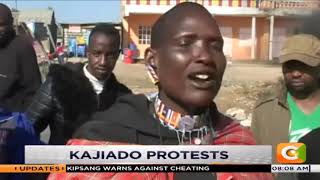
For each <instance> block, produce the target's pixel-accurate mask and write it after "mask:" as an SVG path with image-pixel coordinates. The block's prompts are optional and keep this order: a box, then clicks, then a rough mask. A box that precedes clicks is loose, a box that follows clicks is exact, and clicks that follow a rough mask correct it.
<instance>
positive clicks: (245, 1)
mask: <svg viewBox="0 0 320 180" xmlns="http://www.w3.org/2000/svg"><path fill="white" fill-rule="evenodd" d="M186 1H189V2H196V3H199V4H201V5H204V6H228V7H256V0H122V4H123V5H176V4H179V3H182V2H186Z"/></svg>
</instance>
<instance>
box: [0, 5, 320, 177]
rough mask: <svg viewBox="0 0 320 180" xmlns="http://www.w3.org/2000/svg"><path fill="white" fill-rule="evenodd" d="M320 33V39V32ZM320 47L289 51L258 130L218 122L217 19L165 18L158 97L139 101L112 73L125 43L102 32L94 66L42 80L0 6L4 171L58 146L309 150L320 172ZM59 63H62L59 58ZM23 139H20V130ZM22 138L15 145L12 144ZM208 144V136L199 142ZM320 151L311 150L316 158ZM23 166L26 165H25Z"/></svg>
mask: <svg viewBox="0 0 320 180" xmlns="http://www.w3.org/2000/svg"><path fill="white" fill-rule="evenodd" d="M319 30H320V29H319ZM319 38H320V37H319V36H318V34H313V33H310V32H307V31H303V28H301V30H300V31H299V33H298V34H296V35H293V36H290V37H289V38H288V40H287V41H286V43H285V45H284V47H283V48H282V51H281V55H280V63H281V64H282V71H283V83H282V87H281V88H280V89H279V90H278V91H277V92H279V93H278V94H275V95H274V96H271V97H267V98H264V99H261V100H259V101H258V102H257V104H256V107H255V109H254V113H253V114H254V115H253V122H252V127H251V129H249V128H246V127H242V126H241V125H240V124H239V123H238V122H237V121H235V120H234V119H232V118H230V117H228V116H225V115H224V114H223V113H221V112H219V110H218V109H217V106H216V104H215V102H214V101H213V99H214V98H215V96H216V95H217V94H218V92H219V89H220V86H221V82H222V79H223V74H224V71H225V68H226V58H225V55H224V53H223V43H224V42H223V38H222V35H221V33H220V30H219V26H218V24H217V23H216V21H215V19H214V18H213V17H212V15H211V14H210V13H209V12H208V11H207V10H206V8H204V7H203V6H201V5H200V4H197V3H192V2H185V3H180V4H177V5H176V6H175V7H173V8H172V9H170V10H169V11H167V12H166V13H165V14H163V15H161V16H160V18H159V19H158V20H157V21H156V22H155V23H154V24H153V27H152V30H151V45H150V47H149V48H147V50H146V51H145V53H144V60H145V62H146V66H147V70H148V71H149V72H148V73H149V75H150V77H151V78H152V82H154V83H155V85H156V86H157V87H158V91H157V92H155V93H154V94H152V95H142V94H133V93H132V91H131V90H130V89H129V88H128V87H126V86H125V85H123V84H121V83H120V82H118V81H117V78H116V76H115V75H114V74H113V70H114V68H115V65H116V61H117V59H118V57H119V54H120V52H121V50H120V35H119V32H118V30H117V29H115V28H114V27H113V26H112V25H110V24H98V25H96V27H94V28H93V30H92V32H91V34H90V36H89V44H88V52H87V54H88V62H87V63H85V64H83V63H74V64H73V63H64V62H63V57H59V61H61V64H53V65H51V66H50V69H49V73H48V76H47V78H46V81H45V82H44V83H43V84H41V78H40V73H39V68H38V65H37V60H36V56H35V52H34V49H33V48H32V45H31V44H30V43H27V41H25V40H24V39H23V37H20V36H18V35H16V34H15V31H14V28H13V18H12V14H11V11H10V9H9V8H8V7H7V6H6V5H4V4H0V145H1V146H0V147H1V148H0V162H1V163H23V161H24V159H23V146H24V145H26V144H43V145H45V144H46V142H42V141H41V140H40V139H39V136H40V133H41V132H43V131H44V129H46V128H47V127H49V128H50V131H51V134H50V140H49V142H48V144H51V145H65V144H68V145H104V144H142V145H188V144H193V145H255V144H265V145H272V146H273V150H275V148H276V145H277V144H278V143H281V142H303V143H305V144H307V147H308V148H307V154H308V155H310V157H312V158H307V162H306V163H320V158H319V156H320V154H319V153H318V151H319V150H320V147H319V146H320V145H319V144H320V143H317V142H315V141H314V140H315V139H317V137H320V106H319V104H320V79H319V78H320V39H319ZM60 55H62V54H61V53H60ZM18 127H19V128H20V129H24V130H25V131H23V133H15V130H16V129H17V128H18ZM13 134H14V135H13ZM199 134H203V136H199ZM311 147H312V148H311ZM17 157H19V158H17ZM3 177H5V178H6V179H10V178H11V179H27V178H31V179H37V178H38V179H39V178H45V179H46V178H48V179H50V180H57V179H59V180H60V179H61V180H62V179H80V180H82V179H83V180H84V179H90V178H91V179H95V180H98V179H99V180H100V179H146V180H147V179H197V178H199V179H218V180H269V179H270V180H271V179H280V180H284V179H296V180H302V179H308V180H309V179H317V178H319V176H318V175H317V174H299V175H297V174H293V175H292V174H284V175H278V176H274V175H272V174H270V173H167V172H161V173H70V174H68V173H62V174H50V175H48V176H41V177H40V176H38V177H34V176H32V175H30V176H23V175H3ZM0 178H2V176H1V175H0Z"/></svg>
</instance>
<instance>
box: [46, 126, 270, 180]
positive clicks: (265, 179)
mask: <svg viewBox="0 0 320 180" xmlns="http://www.w3.org/2000/svg"><path fill="white" fill-rule="evenodd" d="M121 144H125V143H114V142H106V141H89V140H85V139H71V140H69V141H68V145H121ZM240 144H244V145H254V144H255V140H254V138H253V136H252V134H251V132H250V131H249V129H247V128H245V127H242V126H240V124H239V123H237V122H235V121H232V122H231V123H230V124H228V125H226V126H224V127H223V128H220V129H219V130H217V137H216V138H215V140H214V142H213V145H240ZM87 179H88V180H128V179H135V180H173V179H174V173H170V172H169V173H162V172H159V173H112V172H108V173H61V174H58V173H52V174H50V176H49V177H48V180H87ZM217 179H218V180H273V176H272V174H271V173H217Z"/></svg>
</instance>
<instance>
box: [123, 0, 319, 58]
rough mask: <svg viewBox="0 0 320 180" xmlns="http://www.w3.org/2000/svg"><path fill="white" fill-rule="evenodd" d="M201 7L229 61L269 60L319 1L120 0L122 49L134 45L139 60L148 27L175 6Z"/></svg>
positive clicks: (148, 30)
mask: <svg viewBox="0 0 320 180" xmlns="http://www.w3.org/2000/svg"><path fill="white" fill-rule="evenodd" d="M185 1H192V2H197V3H199V4H202V5H203V6H204V7H206V8H207V9H208V10H209V12H211V13H212V15H213V16H214V17H215V18H216V20H217V22H218V24H219V25H220V30H221V32H222V35H223V38H224V41H225V45H224V52H225V54H226V56H227V58H228V59H231V60H255V59H259V60H268V59H274V58H277V57H278V56H279V53H280V48H281V46H282V44H283V42H284V40H285V39H286V37H287V36H288V35H289V34H290V31H291V30H292V29H294V28H295V26H297V25H298V22H299V21H298V19H299V17H302V16H305V15H309V14H311V13H312V10H314V9H320V1H319V0H122V3H121V15H122V26H123V47H128V45H129V44H130V43H134V44H135V45H136V46H137V48H138V51H139V52H138V58H139V59H141V58H143V54H144V51H145V49H146V48H147V47H148V46H149V44H150V39H151V26H152V24H153V23H154V22H155V21H156V20H157V18H159V16H160V15H161V14H163V13H165V12H166V11H167V10H169V9H170V8H171V7H173V6H174V5H176V4H177V3H181V2H185Z"/></svg>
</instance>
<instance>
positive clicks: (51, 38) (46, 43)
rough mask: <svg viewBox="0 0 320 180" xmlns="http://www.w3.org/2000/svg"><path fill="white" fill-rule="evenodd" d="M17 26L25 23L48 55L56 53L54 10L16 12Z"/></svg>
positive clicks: (14, 14)
mask: <svg viewBox="0 0 320 180" xmlns="http://www.w3.org/2000/svg"><path fill="white" fill-rule="evenodd" d="M13 17H14V19H15V20H14V21H15V24H16V25H17V26H19V25H20V24H21V23H25V24H26V25H27V26H28V28H29V30H30V31H31V33H32V34H33V35H34V37H35V38H36V39H37V40H38V41H40V42H41V44H42V45H43V47H44V48H45V50H46V52H47V53H49V52H50V53H52V52H54V51H55V44H56V41H57V24H56V20H55V15H54V11H53V10H52V9H34V10H22V11H14V12H13Z"/></svg>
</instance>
